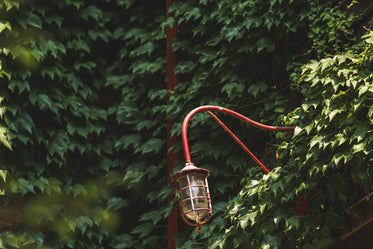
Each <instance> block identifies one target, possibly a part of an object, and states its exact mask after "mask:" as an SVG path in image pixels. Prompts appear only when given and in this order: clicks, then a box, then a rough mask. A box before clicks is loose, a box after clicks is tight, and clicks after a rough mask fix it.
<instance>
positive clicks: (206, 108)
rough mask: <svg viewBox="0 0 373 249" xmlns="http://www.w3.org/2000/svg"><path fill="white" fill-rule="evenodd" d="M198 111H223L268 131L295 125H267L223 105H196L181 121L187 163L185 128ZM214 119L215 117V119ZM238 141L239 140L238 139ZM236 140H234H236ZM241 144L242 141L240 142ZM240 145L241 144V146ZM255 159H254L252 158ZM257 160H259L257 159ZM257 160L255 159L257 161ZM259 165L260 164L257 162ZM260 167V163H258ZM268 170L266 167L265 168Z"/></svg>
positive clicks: (187, 149)
mask: <svg viewBox="0 0 373 249" xmlns="http://www.w3.org/2000/svg"><path fill="white" fill-rule="evenodd" d="M200 111H218V112H221V113H224V114H227V115H230V116H232V117H235V118H237V119H240V120H241V121H243V122H246V123H248V124H250V125H252V126H254V127H257V128H259V129H263V130H268V131H294V129H295V127H278V126H269V125H264V124H261V123H259V122H256V121H254V120H252V119H249V118H247V117H245V116H243V115H242V114H240V113H238V112H235V111H232V110H230V109H227V108H224V107H220V106H213V105H205V106H200V107H197V108H195V109H194V110H192V111H191V112H189V114H188V115H187V116H186V117H185V119H184V122H183V126H182V131H181V136H182V140H183V146H184V156H185V161H186V162H187V163H188V162H191V159H190V152H189V145H188V137H187V128H188V123H189V120H190V118H191V117H192V116H193V115H194V114H196V113H197V112H200ZM215 120H216V119H215ZM218 123H219V124H220V125H222V124H223V123H222V122H221V121H220V122H218ZM223 128H224V129H226V128H227V127H226V126H225V125H224V126H223ZM228 130H229V129H227V132H228ZM228 133H229V134H230V135H231V136H232V135H233V136H234V134H233V133H232V132H228ZM237 139H238V138H237ZM238 141H239V140H238ZM238 141H237V140H236V142H238ZM241 144H242V143H241ZM241 147H242V146H241ZM254 160H255V159H254ZM255 161H256V160H255ZM258 161H259V160H258ZM258 161H256V162H257V163H258ZM259 165H260V164H259ZM260 166H261V167H262V165H260ZM263 166H264V165H263ZM267 170H268V169H267Z"/></svg>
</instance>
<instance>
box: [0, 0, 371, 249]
mask: <svg viewBox="0 0 373 249" xmlns="http://www.w3.org/2000/svg"><path fill="white" fill-rule="evenodd" d="M358 4H359V3H358V2H357V1H352V2H348V3H347V2H345V1H321V0H312V1H311V0H299V1H293V0H270V1H268V0H259V1H252V0H242V1H231V0H221V1H209V0H199V1H180V2H176V3H175V4H173V5H172V6H171V9H170V10H169V11H170V12H173V13H174V17H170V18H168V19H166V10H165V8H166V7H165V3H164V2H162V1H150V0H149V1H146V0H143V1H133V0H92V1H83V0H82V1H79V0H62V1H41V0H33V1H22V0H4V1H2V2H1V3H0V17H1V19H0V40H1V50H0V73H1V74H0V141H1V143H2V144H3V145H4V146H2V147H1V148H0V167H1V170H0V175H1V181H2V182H1V187H2V188H3V192H4V194H3V196H2V197H1V203H2V204H3V205H7V204H8V203H11V204H14V203H16V204H17V205H19V206H20V207H21V210H22V213H23V216H22V224H20V226H19V229H18V231H14V232H11V231H8V232H3V233H2V234H1V240H0V244H1V246H0V247H4V248H17V247H18V248H113V249H121V248H147V249H148V248H166V240H167V236H166V234H167V233H166V217H167V215H168V212H169V210H170V208H171V204H167V202H166V197H167V195H168V194H169V193H171V192H172V190H171V188H170V186H167V184H166V154H167V151H166V120H167V118H174V119H175V121H176V124H175V125H174V127H173V134H176V135H179V134H180V131H181V129H180V128H181V122H182V120H183V118H184V116H185V114H186V113H187V112H189V111H190V110H191V109H193V108H195V107H197V106H199V105H204V104H216V105H220V106H224V107H227V108H230V109H233V110H235V111H238V112H240V113H242V114H244V115H247V116H248V117H250V118H252V119H254V120H257V121H260V122H263V123H267V124H272V125H288V126H296V127H297V128H296V131H295V134H294V136H293V135H291V134H269V133H268V132H262V131H258V130H257V129H254V128H250V127H247V125H245V124H242V123H239V122H238V121H237V120H232V119H231V118H227V117H224V116H219V117H221V118H222V120H223V121H224V122H225V123H226V124H227V125H228V126H229V127H230V128H232V129H233V130H234V131H237V135H238V137H240V138H244V139H243V141H244V142H245V144H247V145H248V147H249V148H250V149H252V150H253V151H255V153H256V154H257V155H258V156H259V157H260V158H261V159H263V162H264V163H265V164H266V165H267V166H269V167H270V168H271V169H272V172H271V173H270V174H268V175H264V173H263V172H262V170H261V169H260V168H258V167H257V166H256V165H255V163H253V162H252V161H251V160H250V159H249V157H248V156H247V155H246V154H244V153H243V152H242V151H241V150H240V148H239V147H238V146H237V145H235V144H234V142H233V141H231V139H230V138H229V136H226V135H225V134H224V131H223V130H222V129H221V128H220V127H219V126H218V125H217V124H216V123H215V122H214V121H213V120H212V119H210V118H209V116H208V115H206V114H203V113H201V114H198V115H196V116H195V117H193V119H192V120H191V123H190V125H189V132H188V136H189V142H190V145H191V152H192V160H193V162H194V163H195V164H196V165H197V166H201V167H204V168H207V169H208V170H210V173H211V176H210V177H209V181H210V187H211V192H212V198H213V213H214V215H213V216H212V218H211V220H210V221H209V222H208V223H207V224H206V225H205V226H204V227H203V228H202V230H201V233H200V234H197V233H194V232H193V230H192V229H191V228H189V227H187V226H185V227H184V228H183V230H182V232H180V233H179V234H178V235H177V236H176V237H175V241H176V245H177V247H178V248H247V247H249V248H325V247H326V246H327V245H329V244H332V243H333V241H335V240H336V239H337V238H338V236H339V235H340V234H341V233H342V232H344V229H350V228H351V225H350V223H349V220H348V219H347V218H346V216H343V215H341V214H350V215H352V216H356V215H357V214H354V213H351V211H350V210H349V207H350V206H352V205H353V204H354V203H355V202H356V201H358V200H359V198H361V197H363V196H364V195H365V194H367V193H369V192H371V191H372V188H373V186H372V181H371V180H370V175H371V174H372V172H371V171H372V169H371V167H370V165H371V162H370V157H371V146H372V142H371V140H372V139H371V138H370V136H369V134H370V132H371V131H370V127H371V122H372V121H371V120H372V115H373V111H372V108H371V107H370V106H371V104H372V103H371V102H372V96H371V95H372V87H371V86H372V84H371V74H370V71H371V64H372V61H371V58H372V53H373V50H372V49H373V48H372V47H371V46H372V40H373V38H372V36H370V35H369V36H366V37H365V38H364V40H365V43H363V44H361V45H359V46H355V45H356V44H357V42H355V38H354V33H353V31H354V29H353V26H354V25H357V24H354V20H356V19H355V18H354V16H353V15H350V14H347V11H346V10H347V9H348V8H350V7H351V6H352V5H355V6H356V5H358ZM174 23H175V24H177V25H178V35H177V38H176V39H174V40H173V41H172V46H173V49H174V51H175V52H176V53H177V55H178V57H179V62H178V65H177V68H176V70H175V72H176V73H177V74H178V76H179V78H180V83H179V84H178V85H177V87H176V89H175V91H172V92H169V93H168V95H169V101H168V102H166V96H167V90H166V82H165V78H166V71H165V67H166V63H165V62H166V58H165V56H166V54H165V52H166V51H165V49H166V41H165V33H166V27H167V25H172V24H174ZM288 113H290V114H288ZM207 131H209V132H207ZM258 141H260V143H259V142H258ZM282 141H285V142H283V143H282ZM280 144H281V145H280ZM277 147H279V148H280V149H279V152H278V153H279V160H278V161H277V162H276V160H275V151H276V150H277ZM175 149H176V150H179V151H181V143H178V144H176V145H175ZM179 159H180V160H179V165H180V167H178V169H179V168H181V167H182V165H183V160H182V157H181V156H180V157H179ZM342 184H343V186H345V189H343V191H340V186H341V185H342ZM305 198H307V200H308V208H306V207H305V206H302V201H301V200H305ZM299 202H300V203H301V204H299ZM296 203H298V204H296ZM297 205H298V206H297ZM299 205H300V206H299ZM300 207H303V210H302V209H299V208H300ZM299 210H300V211H299Z"/></svg>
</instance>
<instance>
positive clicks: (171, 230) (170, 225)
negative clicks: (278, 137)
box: [166, 0, 179, 249]
mask: <svg viewBox="0 0 373 249" xmlns="http://www.w3.org/2000/svg"><path fill="white" fill-rule="evenodd" d="M173 2H175V0H166V11H167V13H166V15H167V18H169V17H172V16H173V14H172V13H169V12H168V9H169V7H170V6H171V4H172V3H173ZM176 31H177V26H176V25H173V26H172V27H169V26H167V29H166V72H167V101H169V97H170V94H172V92H173V91H174V89H175V87H176V85H177V84H178V82H179V79H178V77H177V75H176V74H175V73H174V70H175V67H176V64H177V56H176V54H175V53H173V52H172V46H171V40H172V39H173V38H174V37H175V35H176ZM174 123H175V120H174V119H167V183H168V184H170V183H171V177H170V174H171V171H172V170H173V169H174V168H175V166H176V160H177V153H176V152H175V151H174V150H173V149H172V148H173V146H174V145H175V143H176V141H177V137H176V136H171V130H172V127H173V125H174ZM172 199H173V195H172V194H171V195H169V196H168V197H167V201H168V202H171V201H172ZM178 231H179V214H178V209H177V207H174V208H173V209H172V210H171V213H170V215H169V216H168V218H167V248H168V249H175V248H176V247H175V241H173V240H172V238H173V237H174V236H175V235H176V234H177V233H178Z"/></svg>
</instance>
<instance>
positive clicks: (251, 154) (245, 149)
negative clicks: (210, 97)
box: [207, 111, 270, 173]
mask: <svg viewBox="0 0 373 249" xmlns="http://www.w3.org/2000/svg"><path fill="white" fill-rule="evenodd" d="M207 113H208V114H210V116H211V117H213V118H214V119H215V120H216V122H218V124H219V125H220V126H221V127H223V128H224V130H225V131H226V132H227V133H228V134H229V135H230V136H231V137H232V138H233V139H234V141H236V143H238V145H239V146H241V148H242V149H244V151H246V152H247V153H248V154H249V155H250V156H251V158H252V159H253V160H254V161H255V162H256V163H257V164H258V165H259V166H260V167H262V168H263V169H264V171H265V172H266V173H269V172H270V171H269V170H268V169H267V167H266V166H264V164H263V163H262V162H261V161H260V160H259V159H258V158H257V157H256V156H255V155H254V154H253V153H252V152H251V151H250V150H249V149H248V148H247V147H246V146H245V145H244V144H243V143H242V142H241V140H240V139H238V137H236V135H234V133H233V132H232V131H231V130H230V129H229V128H228V127H227V126H226V125H225V124H224V123H223V122H222V121H221V120H220V119H219V118H218V117H216V116H215V115H214V114H213V113H212V112H210V111H207Z"/></svg>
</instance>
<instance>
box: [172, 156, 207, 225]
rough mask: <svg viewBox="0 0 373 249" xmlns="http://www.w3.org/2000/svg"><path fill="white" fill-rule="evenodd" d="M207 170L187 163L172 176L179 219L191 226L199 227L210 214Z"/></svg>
mask: <svg viewBox="0 0 373 249" xmlns="http://www.w3.org/2000/svg"><path fill="white" fill-rule="evenodd" d="M208 174H209V171H208V170H207V169H203V168H198V167H196V166H194V165H193V163H191V162H189V163H186V164H185V167H184V168H183V169H182V170H180V171H178V172H176V173H175V174H174V175H173V176H172V181H173V185H174V187H175V188H176V189H177V193H178V197H179V206H180V212H181V217H182V218H183V220H184V221H185V222H186V223H187V224H188V225H191V226H199V227H200V226H201V225H202V224H204V223H205V222H206V221H207V220H208V219H209V218H210V216H211V214H212V206H211V198H210V191H209V186H208V183H207V176H208Z"/></svg>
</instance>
